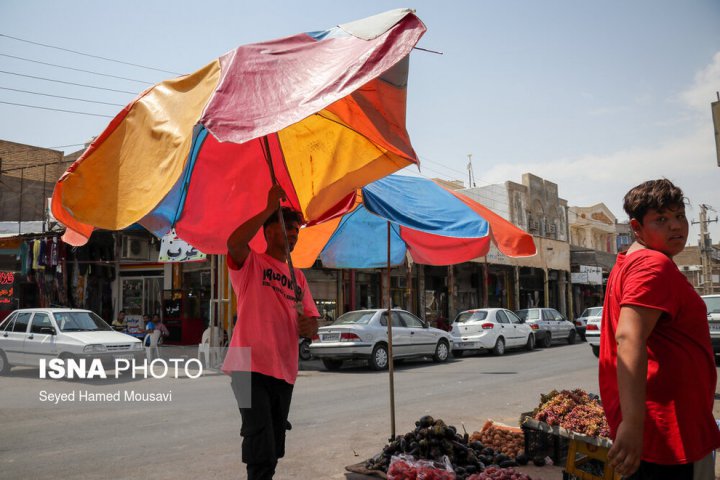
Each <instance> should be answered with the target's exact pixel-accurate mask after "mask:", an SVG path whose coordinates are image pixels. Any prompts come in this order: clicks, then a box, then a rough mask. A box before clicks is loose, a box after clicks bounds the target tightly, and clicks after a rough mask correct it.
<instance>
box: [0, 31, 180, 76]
mask: <svg viewBox="0 0 720 480" xmlns="http://www.w3.org/2000/svg"><path fill="white" fill-rule="evenodd" d="M0 37H5V38H11V39H13V40H17V41H18V42H25V43H30V44H32V45H39V46H41V47H46V48H54V49H56V50H62V51H64V52H70V53H74V54H76V55H83V56H85V57H91V58H98V59H100V60H106V61H108V62H115V63H121V64H123V65H130V66H133V67H139V68H146V69H148V70H155V71H157V72H163V73H171V74H173V75H182V73H177V72H171V71H170V70H162V69H160V68H154V67H147V66H145V65H139V64H137V63H130V62H123V61H122V60H115V59H113V58H107V57H101V56H99V55H92V54H90V53H84V52H78V51H77V50H70V49H69V48H63V47H57V46H55V45H48V44H46V43H40V42H33V41H31V40H25V39H23V38H18V37H13V36H11V35H5V34H4V33H0Z"/></svg>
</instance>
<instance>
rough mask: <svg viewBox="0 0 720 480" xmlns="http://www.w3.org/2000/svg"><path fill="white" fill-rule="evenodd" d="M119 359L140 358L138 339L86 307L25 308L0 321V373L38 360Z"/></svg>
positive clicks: (142, 356)
mask: <svg viewBox="0 0 720 480" xmlns="http://www.w3.org/2000/svg"><path fill="white" fill-rule="evenodd" d="M52 358H63V359H66V358H67V359H69V358H75V359H83V358H88V359H94V358H99V359H100V360H101V361H102V362H103V364H105V363H108V364H112V363H114V361H115V359H118V358H122V359H126V360H129V361H132V360H137V361H142V359H144V358H145V350H144V349H143V346H142V342H141V341H140V340H138V339H136V338H133V337H131V336H130V335H125V334H124V333H119V332H116V331H114V330H113V329H112V328H111V327H110V325H108V324H107V323H106V322H105V321H104V320H103V319H102V318H100V317H99V316H97V315H95V314H94V313H93V312H91V311H90V310H78V309H70V308H26V309H22V310H15V311H14V312H13V313H11V314H10V315H9V316H8V317H7V318H6V319H5V320H4V321H3V322H2V323H0V374H4V373H7V372H8V371H9V370H10V367H12V366H15V365H22V366H30V367H37V366H38V365H39V363H40V362H39V361H40V359H46V360H49V359H52Z"/></svg>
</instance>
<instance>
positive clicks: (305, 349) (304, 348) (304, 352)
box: [298, 338, 312, 360]
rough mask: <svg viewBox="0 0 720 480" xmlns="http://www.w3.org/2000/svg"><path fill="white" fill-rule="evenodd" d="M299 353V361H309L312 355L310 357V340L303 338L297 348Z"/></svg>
mask: <svg viewBox="0 0 720 480" xmlns="http://www.w3.org/2000/svg"><path fill="white" fill-rule="evenodd" d="M298 350H299V353H300V360H310V359H311V358H312V355H310V340H308V339H307V338H303V341H302V342H300V348H298Z"/></svg>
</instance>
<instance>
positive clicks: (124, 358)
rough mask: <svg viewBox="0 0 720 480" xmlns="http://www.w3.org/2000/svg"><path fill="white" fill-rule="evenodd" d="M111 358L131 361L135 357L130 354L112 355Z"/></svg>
mask: <svg viewBox="0 0 720 480" xmlns="http://www.w3.org/2000/svg"><path fill="white" fill-rule="evenodd" d="M113 358H116V359H118V360H132V359H133V358H135V357H134V356H133V355H131V354H125V355H113Z"/></svg>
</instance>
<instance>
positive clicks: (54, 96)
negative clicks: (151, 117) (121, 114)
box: [0, 87, 125, 107]
mask: <svg viewBox="0 0 720 480" xmlns="http://www.w3.org/2000/svg"><path fill="white" fill-rule="evenodd" d="M0 90H11V91H13V92H21V93H29V94H31V95H42V96H44V97H53V98H63V99H65V100H75V101H78V102H87V103H99V104H102V105H113V106H115V107H124V106H125V105H123V104H121V103H110V102H101V101H98V100H86V99H84V98H75V97H64V96H62V95H51V94H49V93H41V92H31V91H30V90H20V89H18V88H10V87H0Z"/></svg>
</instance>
